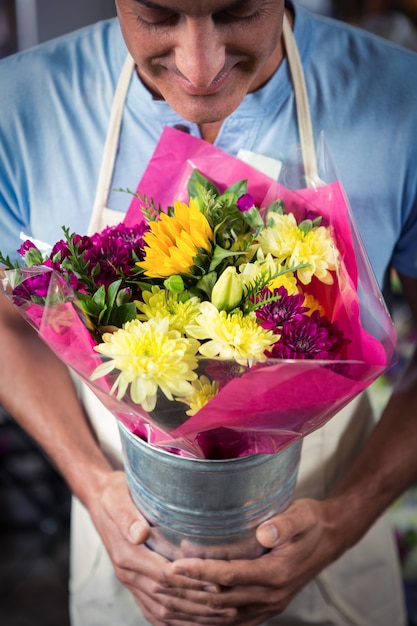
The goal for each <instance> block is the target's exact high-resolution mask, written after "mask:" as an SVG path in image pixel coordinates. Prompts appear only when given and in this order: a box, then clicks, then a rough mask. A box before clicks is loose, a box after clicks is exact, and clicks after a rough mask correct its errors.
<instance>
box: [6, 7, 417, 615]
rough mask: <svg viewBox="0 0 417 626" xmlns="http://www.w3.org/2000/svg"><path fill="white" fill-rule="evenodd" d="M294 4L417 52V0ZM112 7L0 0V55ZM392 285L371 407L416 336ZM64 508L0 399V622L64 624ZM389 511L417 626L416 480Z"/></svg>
mask: <svg viewBox="0 0 417 626" xmlns="http://www.w3.org/2000/svg"><path fill="white" fill-rule="evenodd" d="M298 4H300V5H303V6H305V7H306V8H308V9H310V10H311V11H313V12H317V13H321V14H323V15H328V16H331V17H334V18H336V19H340V20H345V21H347V22H350V23H352V24H354V25H356V26H359V27H360V28H364V29H366V30H369V31H371V32H374V33H375V34H377V35H380V36H382V37H384V38H387V39H390V40H392V41H394V42H396V43H398V44H400V45H402V46H405V47H407V48H410V49H412V50H415V51H417V0H362V1H361V0H338V1H336V0H298ZM114 15H115V7H114V0H87V1H86V0H71V1H70V2H63V1H62V0H0V58H1V57H6V56H8V55H10V54H14V53H15V52H18V51H20V50H25V49H28V48H30V47H32V46H34V45H36V44H38V43H41V42H43V41H46V40H47V39H51V38H53V37H56V36H59V35H61V34H64V33H65V32H69V31H71V30H74V29H76V28H79V27H82V26H84V25H86V24H89V23H92V22H94V21H97V20H102V19H108V18H110V17H113V16H114ZM0 89H1V87H0ZM0 123H1V122H0ZM392 286H393V297H392V303H393V317H394V321H395V323H396V326H397V332H398V336H399V351H398V363H397V365H396V366H395V367H394V368H392V370H391V371H390V372H388V374H387V375H386V376H384V377H383V378H382V379H380V380H379V381H378V382H377V383H376V384H375V385H374V386H373V388H372V390H371V392H372V398H373V401H374V404H375V407H376V410H377V411H378V410H379V409H380V407H381V406H382V405H383V403H384V400H385V399H386V397H387V396H388V394H389V393H390V389H391V387H392V385H393V384H394V382H395V380H396V378H397V376H398V374H399V372H400V371H401V368H402V366H403V363H404V360H405V359H406V357H407V355H408V354H409V353H410V351H411V349H412V347H413V345H414V344H415V342H416V339H417V338H416V336H415V334H413V332H412V330H411V320H410V314H409V311H408V309H407V307H406V306H405V304H404V300H403V298H402V294H401V290H400V288H399V285H398V281H397V279H396V276H395V275H393V276H392ZM69 512H70V495H69V493H68V490H67V488H66V486H65V484H64V482H63V481H62V479H61V477H60V476H59V475H58V474H57V473H56V472H55V470H54V468H53V467H52V466H51V464H50V463H49V461H48V459H47V458H46V457H45V456H44V454H43V453H42V451H41V450H39V448H38V447H37V446H36V444H35V443H34V442H33V441H32V440H31V439H30V438H29V437H28V436H27V435H26V434H25V433H24V432H22V431H21V429H20V428H19V427H18V426H17V425H16V424H15V423H14V421H13V419H12V417H11V416H10V415H7V414H6V412H5V411H4V410H2V408H1V407H0V624H1V625H3V626H69V619H68V592H67V586H68V535H69ZM390 515H391V517H392V522H393V533H394V534H395V537H396V540H397V544H398V550H399V555H400V558H401V563H402V570H403V579H404V589H405V593H406V599H407V607H408V614H409V626H417V487H416V489H410V490H409V491H408V492H407V493H406V494H404V496H403V497H402V498H401V499H400V500H399V501H398V502H396V503H395V504H394V506H393V507H392V508H391V510H390ZM118 626H119V625H118ZM120 626H123V625H120ZM375 626H378V625H377V624H376V625H375ZM393 626H396V625H395V624H393Z"/></svg>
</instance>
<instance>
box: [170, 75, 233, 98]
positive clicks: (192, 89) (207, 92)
mask: <svg viewBox="0 0 417 626" xmlns="http://www.w3.org/2000/svg"><path fill="white" fill-rule="evenodd" d="M230 72H231V68H230V69H227V70H225V69H223V70H222V71H221V72H220V73H219V74H218V75H217V76H216V78H215V79H214V80H213V81H212V82H211V83H210V84H209V85H207V86H204V87H198V86H196V85H193V83H191V82H190V81H189V80H188V78H186V77H185V76H184V75H183V74H181V73H180V72H178V70H175V71H174V72H173V74H174V76H175V80H176V81H177V83H178V85H179V86H180V87H181V89H182V90H183V91H185V92H186V93H188V94H189V95H190V96H211V95H213V94H215V93H217V92H218V91H220V90H221V89H222V87H223V86H224V84H225V83H226V82H227V81H228V79H229V76H230Z"/></svg>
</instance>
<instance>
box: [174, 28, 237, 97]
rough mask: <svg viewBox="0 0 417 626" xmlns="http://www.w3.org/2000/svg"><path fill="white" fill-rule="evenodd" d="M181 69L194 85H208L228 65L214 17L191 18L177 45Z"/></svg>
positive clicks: (176, 52) (181, 31)
mask: <svg viewBox="0 0 417 626" xmlns="http://www.w3.org/2000/svg"><path fill="white" fill-rule="evenodd" d="M175 64H176V67H177V69H178V70H179V71H180V72H181V74H183V76H185V77H186V78H187V79H188V80H189V81H190V83H191V84H192V85H193V86H194V87H202V88H204V87H208V86H209V85H211V83H212V82H213V80H214V79H215V78H216V76H217V75H218V74H219V72H221V70H222V69H223V67H224V65H225V46H224V43H223V42H222V41H221V40H220V36H219V33H218V31H217V29H216V27H215V25H214V24H213V22H212V21H211V20H210V19H204V20H198V19H187V20H185V21H184V23H183V24H182V25H181V28H180V29H179V32H178V40H177V42H176V47H175Z"/></svg>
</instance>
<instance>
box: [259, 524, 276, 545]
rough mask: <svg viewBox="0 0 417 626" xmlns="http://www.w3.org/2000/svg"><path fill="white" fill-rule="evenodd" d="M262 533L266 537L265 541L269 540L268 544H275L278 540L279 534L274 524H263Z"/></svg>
mask: <svg viewBox="0 0 417 626" xmlns="http://www.w3.org/2000/svg"><path fill="white" fill-rule="evenodd" d="M262 533H263V535H264V537H265V542H268V544H270V545H273V544H275V543H276V542H277V541H278V538H279V535H278V531H277V529H276V527H275V526H274V524H266V525H265V526H262Z"/></svg>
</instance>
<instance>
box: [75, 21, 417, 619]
mask: <svg viewBox="0 0 417 626" xmlns="http://www.w3.org/2000/svg"><path fill="white" fill-rule="evenodd" d="M283 36H284V42H285V47H286V51H287V60H288V63H289V66H290V70H291V76H292V80H293V85H294V92H295V98H296V107H297V118H298V125H299V134H300V140H301V150H302V155H303V160H304V166H305V172H306V179H307V181H308V184H309V186H312V185H315V184H317V183H318V182H319V177H318V174H317V164H316V155H315V147H314V140H313V132H312V124H311V118H310V110H309V104H308V97H307V91H306V86H305V80H304V73H303V68H302V65H301V61H300V57H299V54H298V49H297V45H296V42H295V39H294V36H293V33H292V29H291V27H290V25H289V23H288V22H287V20H286V19H285V20H284V30H283ZM134 68H135V64H134V61H133V59H132V58H131V56H130V55H128V56H127V58H126V61H125V63H124V66H123V69H122V72H121V75H120V79H119V82H118V85H117V88H116V91H115V95H114V101H113V107H112V111H111V116H110V122H109V129H108V134H107V138H106V143H105V147H104V153H103V159H102V164H101V171H100V175H99V180H98V184H97V191H96V197H95V202H94V207H93V212H92V216H91V221H90V226H89V234H92V233H94V232H97V231H100V230H102V229H103V228H104V227H106V226H110V225H113V224H117V223H119V222H120V217H121V214H120V212H118V211H113V210H111V209H109V208H107V207H106V203H107V198H108V195H109V192H110V187H111V181H112V175H113V168H114V163H115V159H116V153H117V146H118V141H119V133H120V127H121V122H122V116H123V110H124V104H125V100H126V97H127V92H128V88H129V84H130V81H131V78H132V75H133V72H134ZM80 395H81V398H82V401H83V404H84V406H85V408H86V411H87V413H88V415H89V419H90V421H91V425H92V427H93V430H94V431H95V433H96V435H97V439H98V441H99V444H100V446H101V448H102V450H103V451H104V453H105V454H106V456H107V457H108V458H109V459H110V461H111V463H112V464H113V466H114V467H115V468H118V469H121V468H122V467H123V465H122V461H121V446H120V438H119V433H118V429H117V422H116V418H115V417H114V416H113V415H112V414H111V413H110V412H109V411H108V410H107V409H105V407H104V406H103V405H102V404H101V402H100V401H99V400H98V399H97V398H96V396H95V395H94V394H93V393H92V391H91V390H90V389H89V388H88V387H87V386H86V385H84V384H81V390H80ZM373 425H374V420H373V417H372V410H371V406H370V404H369V401H368V398H367V396H366V394H362V395H361V396H359V397H358V398H356V399H355V400H354V401H353V402H352V403H351V404H350V405H348V406H347V407H345V409H343V410H342V411H341V412H340V413H339V414H338V415H337V416H335V417H334V418H333V419H331V420H330V421H329V422H328V423H327V424H326V425H325V426H324V427H322V428H321V429H319V430H318V431H316V432H315V433H312V434H311V435H309V436H307V437H305V439H304V441H303V450H302V456H301V464H300V470H299V477H298V481H297V488H296V492H295V497H312V498H317V499H323V498H325V497H326V494H328V493H329V491H330V490H331V488H332V487H333V485H334V484H335V482H336V481H337V480H338V478H339V477H340V476H342V475H343V473H344V471H345V469H346V468H347V467H348V466H349V465H350V463H351V462H352V459H353V458H354V456H355V455H356V453H357V451H358V449H359V448H360V447H361V445H362V443H363V442H364V440H365V438H366V437H367V435H368V433H369V431H370V430H371V428H372V427H373ZM70 562H71V566H70V570H71V575H70V612H71V624H72V626H114V624H117V625H118V626H145V625H147V624H149V622H147V621H146V620H145V619H144V618H143V617H142V615H141V612H140V610H139V609H138V606H137V605H136V603H135V601H134V599H133V596H132V595H131V594H130V592H129V591H128V590H127V589H125V588H124V587H123V586H122V585H121V584H120V583H119V582H118V580H117V579H116V577H115V575H114V572H113V566H112V564H111V562H110V559H109V557H108V555H107V553H106V550H105V548H104V546H103V544H102V542H101V539H100V537H99V535H98V534H97V532H96V531H95V528H94V526H93V524H92V522H91V519H90V516H89V514H88V512H87V511H86V510H85V509H84V507H83V506H82V505H81V503H80V502H79V501H78V500H77V499H76V498H73V506H72V519H71V557H70ZM307 624H309V625H316V626H320V625H321V626H405V624H406V619H405V615H404V608H403V597H402V584H401V577H400V572H399V566H398V559H397V553H396V549H395V546H394V542H393V536H392V531H391V528H390V526H389V524H388V523H387V521H386V519H385V518H381V519H380V520H379V521H378V522H377V523H376V524H375V525H374V527H373V528H372V529H371V530H370V531H369V532H368V533H367V535H366V536H365V538H364V539H362V540H361V541H360V542H359V543H358V544H357V545H356V546H355V547H354V548H352V549H351V550H349V551H348V552H347V553H346V554H345V555H344V556H343V557H342V558H341V559H339V560H338V561H337V562H336V563H334V564H332V565H331V566H330V567H329V568H327V570H325V571H324V572H322V573H321V574H320V575H319V576H317V578H316V579H314V580H313V581H312V582H311V583H309V584H308V585H307V586H306V587H305V588H304V589H303V590H302V591H301V592H300V593H299V594H298V595H297V597H296V598H295V599H294V600H293V601H292V603H291V604H290V606H289V607H288V608H287V609H286V610H285V611H284V613H283V614H281V615H280V616H278V617H276V618H273V619H271V620H269V621H268V622H267V623H266V624H265V625H264V626H266V625H268V626H272V625H277V626H302V625H307Z"/></svg>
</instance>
